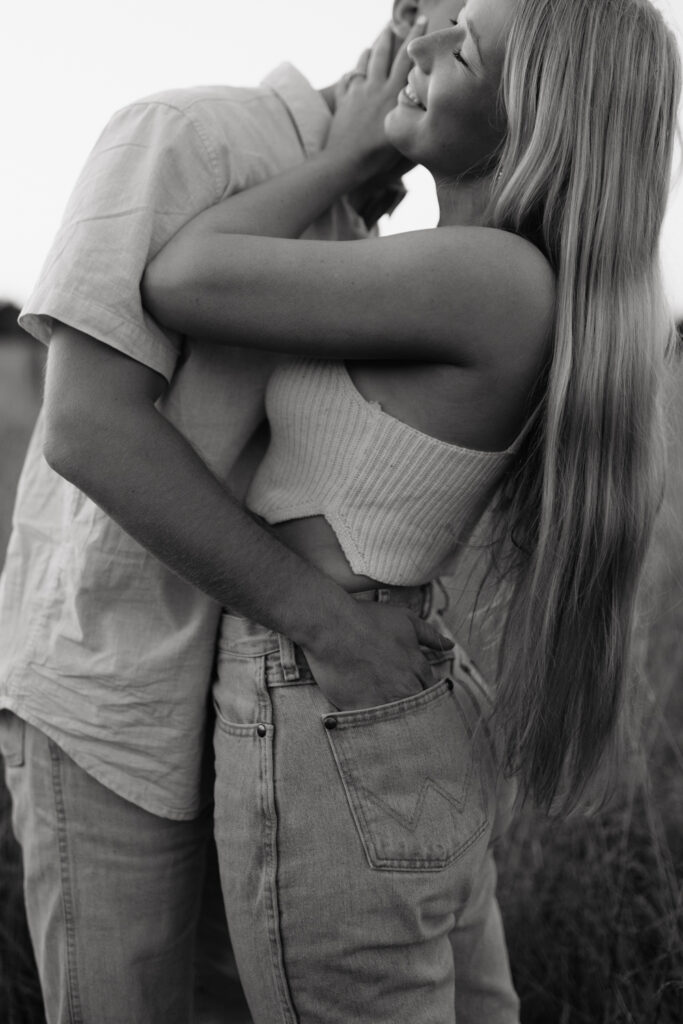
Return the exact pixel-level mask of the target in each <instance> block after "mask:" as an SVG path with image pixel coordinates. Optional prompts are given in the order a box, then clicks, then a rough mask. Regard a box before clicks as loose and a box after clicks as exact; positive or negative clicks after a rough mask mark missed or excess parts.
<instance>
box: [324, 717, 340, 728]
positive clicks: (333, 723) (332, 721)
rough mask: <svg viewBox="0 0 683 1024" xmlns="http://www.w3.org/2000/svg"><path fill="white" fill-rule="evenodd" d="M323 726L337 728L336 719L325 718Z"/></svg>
mask: <svg viewBox="0 0 683 1024" xmlns="http://www.w3.org/2000/svg"><path fill="white" fill-rule="evenodd" d="M325 728H326V729H336V728H337V719H336V718H326V719H325Z"/></svg>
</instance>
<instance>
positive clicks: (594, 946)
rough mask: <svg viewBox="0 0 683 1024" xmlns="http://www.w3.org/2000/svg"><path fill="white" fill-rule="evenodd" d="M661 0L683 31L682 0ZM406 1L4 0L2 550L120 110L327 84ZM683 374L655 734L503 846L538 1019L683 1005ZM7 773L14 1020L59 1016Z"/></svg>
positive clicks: (420, 209)
mask: <svg viewBox="0 0 683 1024" xmlns="http://www.w3.org/2000/svg"><path fill="white" fill-rule="evenodd" d="M596 2H599V0H596ZM658 6H660V8H661V9H662V10H663V11H664V13H665V15H666V17H667V19H668V21H669V23H670V24H671V25H672V26H673V27H674V28H675V29H676V31H677V32H678V35H679V39H680V40H681V41H682V46H683V0H659V3H658ZM390 7H391V2H390V0H345V2H344V3H343V4H341V3H339V4H332V3H323V2H321V0H297V2H296V3H288V4H285V3H282V0H277V2H276V0H258V2H255V3H251V4H244V5H238V4H237V3H235V2H232V0H222V2H221V0H193V2H192V4H187V3H181V2H180V0H117V2H116V3H113V2H111V0H99V3H93V0H87V2H86V0H58V2H57V3H54V4H53V3H50V2H48V0H34V2H32V3H24V4H13V5H11V7H10V8H9V9H6V10H3V19H2V20H3V46H2V62H1V63H0V92H1V95H2V96H3V100H4V102H3V124H2V131H3V137H4V143H5V144H4V145H3V147H2V151H0V217H1V223H2V229H3V230H2V235H1V238H2V241H1V243H0V565H1V564H2V561H3V558H4V551H5V546H6V541H7V537H8V535H9V529H10V520H11V509H12V505H13V501H14V492H15V488H16V483H17V480H18V476H19V472H20V469H21V463H22V460H23V456H24V452H25V448H26V445H27V444H28V440H29V437H30V433H31V430H32V426H33V423H34V421H35V417H36V415H37V412H38V409H39V407H40V400H41V385H42V368H43V363H44V353H43V351H42V348H41V346H40V345H38V344H37V343H35V342H33V341H32V340H31V339H30V338H28V337H27V336H26V335H24V334H23V333H22V332H21V331H20V330H19V329H18V328H17V326H16V316H17V312H18V308H17V307H19V306H21V303H22V302H23V301H24V300H25V299H26V298H27V296H28V294H29V292H30V289H31V287H32V285H33V283H34V281H35V279H36V277H37V275H38V273H39V271H40V267H41V264H42V260H43V258H44V256H45V254H46V251H47V249H48V247H49V244H50V242H51V240H52V237H53V236H54V233H55V231H56V229H57V226H58V224H59V220H60V217H61V213H62V210H63V208H64V205H65V203H66V200H67V198H68V196H69V193H70V190H71V187H72V185H73V183H74V181H75V179H76V176H77V174H78V172H79V170H80V168H81V166H82V164H83V162H84V160H85V158H86V156H87V154H88V152H89V150H90V148H91V147H92V145H93V143H94V141H95V139H96V138H97V136H98V134H99V132H100V131H101V129H102V127H103V124H104V123H105V121H106V120H107V118H108V117H109V115H110V114H111V113H112V112H113V111H114V110H116V109H117V108H118V107H121V106H122V105H124V104H125V103H127V102H129V101H131V100H134V99H137V98H139V97H141V96H145V95H147V94H149V93H152V92H156V91H157V90H160V89H165V88H170V87H175V86H191V85H198V84H207V83H229V84H234V85H252V84H256V83H257V82H258V81H260V80H261V78H262V77H263V76H264V75H265V74H267V72H268V71H269V70H270V69H271V68H272V67H273V66H274V65H276V64H277V63H279V62H280V61H282V60H284V59H287V60H290V61H291V62H293V63H295V64H296V65H297V66H298V67H299V68H300V70H302V71H303V72H304V73H305V74H306V75H307V76H308V77H309V79H310V80H311V82H312V83H313V84H314V85H315V86H323V85H326V84H329V83H331V82H333V81H334V80H336V79H337V78H338V77H339V76H340V75H341V74H342V73H343V72H344V71H345V70H347V69H348V68H349V67H351V66H352V65H353V64H354V63H355V60H356V57H357V55H358V53H359V52H360V50H361V49H363V48H364V47H365V46H366V45H368V43H369V42H371V41H372V39H373V38H374V37H375V35H376V34H377V32H378V31H379V30H380V29H381V27H382V26H383V24H384V23H385V22H386V20H387V19H388V17H389V14H390ZM643 73H647V69H644V71H643ZM680 163H681V159H680V153H679V158H678V168H679V169H678V175H677V182H675V183H674V187H673V190H672V197H671V202H670V205H669V210H668V213H667V219H666V225H665V231H664V236H663V241H662V262H663V267H664V273H665V279H666V284H667V290H668V294H669V297H670V300H671V304H672V307H673V309H674V311H675V314H676V316H677V318H678V320H679V321H681V322H683V182H681V180H680V179H681V177H682V176H683V175H681V171H680ZM406 184H407V186H408V188H409V195H408V198H407V199H406V200H405V201H404V203H403V204H402V205H401V207H400V208H399V210H398V211H397V212H396V214H395V215H394V216H393V217H392V218H391V220H389V221H388V222H384V223H383V225H382V230H383V231H385V232H395V231H406V230H412V229H415V228H419V227H426V226H431V225H433V224H434V223H435V222H436V216H437V211H436V203H435V197H434V192H433V188H432V185H431V181H430V179H429V176H428V175H427V174H426V173H425V172H422V171H420V170H416V171H413V172H412V173H411V174H410V175H408V177H407V179H406ZM682 385H683V373H682V372H681V370H680V368H679V369H678V370H677V371H676V373H675V374H674V376H673V378H672V387H671V400H670V417H669V434H670V473H669V485H668V491H667V497H666V501H665V504H664V508H663V510H662V514H661V516H660V521H659V526H658V531H657V535H656V538H655V543H654V545H653V549H652V552H651V556H650V560H649V567H648V573H647V580H646V584H645V586H644V587H643V596H642V601H641V605H642V612H641V623H640V628H639V635H638V659H637V660H638V671H639V674H640V676H641V680H642V692H643V725H642V745H641V749H640V750H639V752H638V754H637V756H635V757H634V760H633V764H632V765H631V766H630V770H629V772H628V773H627V777H625V779H624V782H623V786H622V787H621V789H620V791H619V793H618V794H617V797H616V799H615V801H614V803H613V804H612V805H611V806H610V808H608V809H607V810H605V811H604V812H602V813H600V814H599V815H597V816H596V817H594V818H592V819H578V820H575V821H573V822H571V823H565V824H558V823H550V822H548V821H546V820H544V819H543V818H541V817H540V816H538V815H536V814H534V813H533V812H532V811H525V812H524V813H523V814H522V815H521V816H520V818H519V819H518V820H517V822H516V823H515V825H514V826H513V828H512V830H511V832H510V833H509V835H508V837H507V838H506V840H505V841H504V843H503V844H502V846H501V848H500V850H499V851H498V861H499V868H500V876H501V880H500V897H501V904H502V907H503V911H504V915H505V921H506V929H507V932H508V940H509V946H510V953H511V959H512V965H513V971H514V974H515V980H516V984H517V987H518V990H519V992H520V995H521V997H522V1020H523V1024H680V1022H681V1021H683V896H682V889H681V881H682V880H683V644H682V643H681V636H682V635H683V529H682V521H683V517H682V513H683V394H682V387H681V386H682ZM0 628H2V624H1V623H0ZM1 775H2V773H1V772H0V1024H42V1022H43V1021H44V1015H43V1011H42V1006H41V1002H40V996H39V993H38V989H37V985H36V981H35V974H34V969H33V964H32V957H31V953H30V947H29V944H28V936H27V933H26V926H25V921H24V917H23V910H22V901H21V871H20V865H19V858H18V850H17V848H16V845H15V843H14V841H13V838H12V834H11V828H10V823H9V805H8V801H7V794H6V792H5V791H4V788H3V787H2V784H1ZM122 1024H123V1022H122ZM481 1024H486V1022H483V1021H482V1022H481Z"/></svg>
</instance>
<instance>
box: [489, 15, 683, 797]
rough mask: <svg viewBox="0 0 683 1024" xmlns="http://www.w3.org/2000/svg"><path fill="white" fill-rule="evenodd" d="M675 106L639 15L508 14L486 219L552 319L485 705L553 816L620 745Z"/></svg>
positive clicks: (658, 376) (657, 26)
mask: <svg viewBox="0 0 683 1024" xmlns="http://www.w3.org/2000/svg"><path fill="white" fill-rule="evenodd" d="M679 95H680V61H679V56H678V50H677V45H676V41H675V38H674V36H673V34H672V33H671V31H670V30H669V29H668V28H667V27H666V25H665V23H664V21H663V19H662V18H661V16H660V14H659V13H658V12H657V11H656V10H655V9H654V8H653V7H652V5H651V4H650V3H648V2H647V0H519V4H518V9H517V10H516V13H515V16H514V21H513V25H512V28H511V33H510V37H509V40H508V47H507V56H506V63H505V68H504V71H503V80H502V103H503V104H504V108H505V117H506V120H507V134H506V138H505V140H504V144H503V147H502V150H501V156H500V161H499V172H498V175H497V178H496V182H495V184H494V187H493V193H492V200H491V206H490V217H489V223H490V224H491V225H493V226H495V227H498V228H503V229H505V230H509V231H514V232H516V233H518V234H521V235H525V236H527V237H530V238H532V239H533V240H534V241H535V242H536V244H537V245H539V246H540V247H541V248H542V249H543V250H544V252H545V253H546V255H547V257H548V258H549V260H550V261H551V263H552V265H553V267H554V269H555V271H556V274H557V313H556V322H555V328H554V341H553V345H552V351H551V355H550V358H549V362H548V367H547V377H546V378H545V380H544V384H545V391H544V394H545V398H544V399H543V406H542V411H543V415H542V416H540V417H538V419H537V422H536V426H535V429H534V430H532V432H531V434H530V435H529V436H528V438H527V441H526V443H525V445H524V450H523V452H522V453H521V455H520V458H519V460H518V461H517V464H516V466H515V467H514V469H513V471H512V473H511V477H510V479H509V480H508V482H507V485H506V487H505V488H504V490H503V492H502V499H501V504H500V512H501V521H502V522H503V523H504V524H505V529H506V532H507V535H508V537H510V536H511V537H512V539H513V542H514V547H515V550H516V552H517V553H518V555H519V556H520V560H521V563H522V564H521V571H518V572H517V573H516V577H515V578H516V585H515V592H514V597H513V599H512V604H511V608H510V613H509V616H508V620H507V627H506V631H505V637H504V641H503V645H502V658H501V672H500V689H499V694H500V697H499V706H500V712H501V714H502V716H503V721H504V724H505V728H506V735H507V765H508V767H509V768H515V769H521V775H522V779H523V781H524V783H525V788H526V791H527V792H528V793H530V794H531V795H532V796H533V798H534V799H535V800H536V801H537V802H539V803H540V804H541V805H543V806H545V807H550V806H551V805H552V806H555V807H557V808H561V809H563V810H565V811H566V810H569V809H571V808H572V807H573V806H574V805H576V803H577V802H578V801H579V799H580V797H581V796H582V794H583V792H584V790H585V788H586V785H587V783H588V780H590V779H591V778H592V777H594V776H595V772H596V769H597V768H598V767H599V766H600V763H601V761H602V760H603V759H605V756H606V754H607V753H608V752H609V751H610V750H611V743H612V741H613V740H614V738H615V736H616V735H617V732H618V729H617V723H618V721H619V717H620V710H621V706H622V704H623V699H624V690H625V680H626V678H627V675H628V666H629V649H630V645H631V634H632V627H633V619H634V603H635V598H636V590H637V585H638V581H639V577H640V574H641V569H642V565H643V560H644V556H645V553H646V549H647V547H648V542H649V539H650V535H651V532H652V527H653V523H654V519H655V516H656V513H657V510H658V507H659V505H660V502H661V497H662V491H663V449H664V443H663V430H662V423H661V408H662V394H661V389H662V383H663V379H664V374H665V367H666V360H667V356H668V354H669V353H670V351H671V348H672V345H673V339H674V330H673V322H672V319H671V315H670V313H669V311H668V307H667V304H666V301H665V298H664V295H663V290H662V284H661V280H660V272H659V253H658V245H659V235H660V228H661V224H662V218H663V214H664V209H665V205H666V200H667V195H668V190H669V181H670V174H671V165H672V152H673V142H674V137H675V127H676V115H677V108H678V101H679ZM518 569H519V566H518Z"/></svg>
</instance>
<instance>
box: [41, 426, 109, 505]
mask: <svg viewBox="0 0 683 1024" xmlns="http://www.w3.org/2000/svg"><path fill="white" fill-rule="evenodd" d="M98 436H99V427H98V424H97V423H96V422H90V421H89V419H88V417H87V416H86V415H79V414H78V413H76V412H74V411H66V410H60V411H59V412H54V411H51V410H50V409H49V406H48V407H47V409H46V418H45V436H44V440H43V457H44V458H45V461H46V462H47V464H48V466H49V467H50V469H52V470H54V472H55V473H58V474H59V475H60V476H62V477H64V479H65V480H68V481H69V483H71V484H74V485H75V486H76V487H79V488H80V489H81V490H85V491H87V490H88V482H89V480H90V479H91V477H92V475H93V472H94V471H96V468H97V462H98V459H97V449H98V445H97V438H98Z"/></svg>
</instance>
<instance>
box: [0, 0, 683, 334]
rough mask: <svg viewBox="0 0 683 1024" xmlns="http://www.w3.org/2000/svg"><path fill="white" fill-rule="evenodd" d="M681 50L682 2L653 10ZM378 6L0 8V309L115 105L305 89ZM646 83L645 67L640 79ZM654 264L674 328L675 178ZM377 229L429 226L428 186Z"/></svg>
mask: <svg viewBox="0 0 683 1024" xmlns="http://www.w3.org/2000/svg"><path fill="white" fill-rule="evenodd" d="M658 2H659V4H660V6H661V7H662V8H663V9H664V11H665V13H666V14H667V16H668V19H669V22H670V23H671V24H673V25H674V26H675V27H676V28H677V30H678V33H679V38H680V39H681V41H682V46H683V0H658ZM390 8H391V0H343V2H341V0H340V2H337V3H331V2H325V0H289V2H283V0H244V2H243V3H241V4H238V3H236V2H235V0H191V2H188V0H185V2H182V0H116V2H113V0H26V2H20V0H15V2H13V3H10V4H8V5H6V7H5V9H4V10H3V17H2V29H3V40H4V43H3V55H2V62H1V65H0V95H2V97H3V116H2V133H3V145H2V147H1V148H0V203H1V204H2V205H1V207H0V222H1V223H2V225H3V235H2V237H3V243H4V244H3V245H2V246H1V247H0V299H3V298H4V299H12V300H13V301H15V302H18V303H21V302H22V301H23V299H25V298H26V297H27V295H28V293H29V291H30V289H31V287H32V284H33V282H34V280H35V278H36V276H37V274H38V272H39V270H40V266H41V264H42V260H43V257H44V256H45V253H46V251H47V249H48V246H49V244H50V242H51V240H52V237H53V235H54V233H55V231H56V229H57V226H58V224H59V221H60V218H61V213H62V210H63V208H64V205H65V203H66V200H67V198H68V195H69V193H70V191H71V187H72V185H73V183H74V181H75V179H76V176H77V174H78V172H79V170H80V168H81V166H82V164H83V161H84V160H85V158H86V156H87V154H88V152H89V150H90V148H91V147H92V145H93V143H94V141H95V139H96V138H97V136H98V134H99V132H100V130H101V128H102V126H103V125H104V123H105V121H106V120H107V119H108V117H109V115H110V114H111V113H113V111H114V110H116V109H117V108H118V107H120V106H122V105H123V104H125V103H127V102H129V101H131V100H134V99H138V98H139V97H141V96H145V95H147V94H149V93H152V92H156V91H157V90H159V89H165V88H170V87H174V86H189V85H199V84H209V83H212V84H213V83H228V84H231V85H253V84H256V83H257V82H258V81H259V80H260V79H261V78H262V77H263V76H264V75H265V74H267V72H268V71H269V70H270V68H271V67H273V66H274V65H275V64H277V63H279V62H280V61H282V60H284V59H287V60H290V61H292V62H293V63H295V64H297V65H298V67H299V68H300V69H301V70H302V71H303V72H304V73H305V74H306V75H307V76H308V77H309V79H310V80H311V81H312V83H313V84H314V85H315V86H318V87H319V86H323V85H327V84H329V83H330V82H332V81H334V80H336V78H338V77H339V75H340V74H341V73H343V72H344V71H345V70H347V69H348V68H349V67H351V66H352V65H353V64H354V63H355V60H356V57H357V55H358V54H359V52H360V51H361V50H362V49H363V48H364V47H365V46H366V45H368V44H369V42H370V41H371V40H372V39H373V38H374V36H375V35H376V34H377V32H378V31H379V30H380V28H381V27H382V25H383V24H384V22H385V21H386V20H387V19H388V17H389V14H390ZM644 73H647V69H644ZM680 178H681V180H680V182H679V184H678V187H677V188H676V189H675V191H674V194H673V196H672V200H671V203H670V208H669V212H668V216H667V222H666V228H665V233H664V240H663V258H664V267H665V274H666V280H667V285H668V289H669V293H670V295H671V298H672V301H673V303H674V306H675V308H676V311H677V314H678V315H679V316H683V172H682V173H681V175H680ZM407 183H408V185H409V186H410V189H411V195H410V197H409V199H408V200H407V201H406V202H404V203H403V204H402V207H401V209H400V210H399V212H398V213H397V214H396V215H395V217H394V218H393V219H392V223H391V226H390V230H392V231H405V230H410V229H412V228H417V227H424V226H430V225H432V224H434V223H435V220H436V206H435V202H434V195H433V190H432V188H431V179H430V177H429V175H427V174H426V173H425V172H423V171H419V170H418V171H414V172H413V173H412V174H411V175H410V176H409V178H408V182H407Z"/></svg>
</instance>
